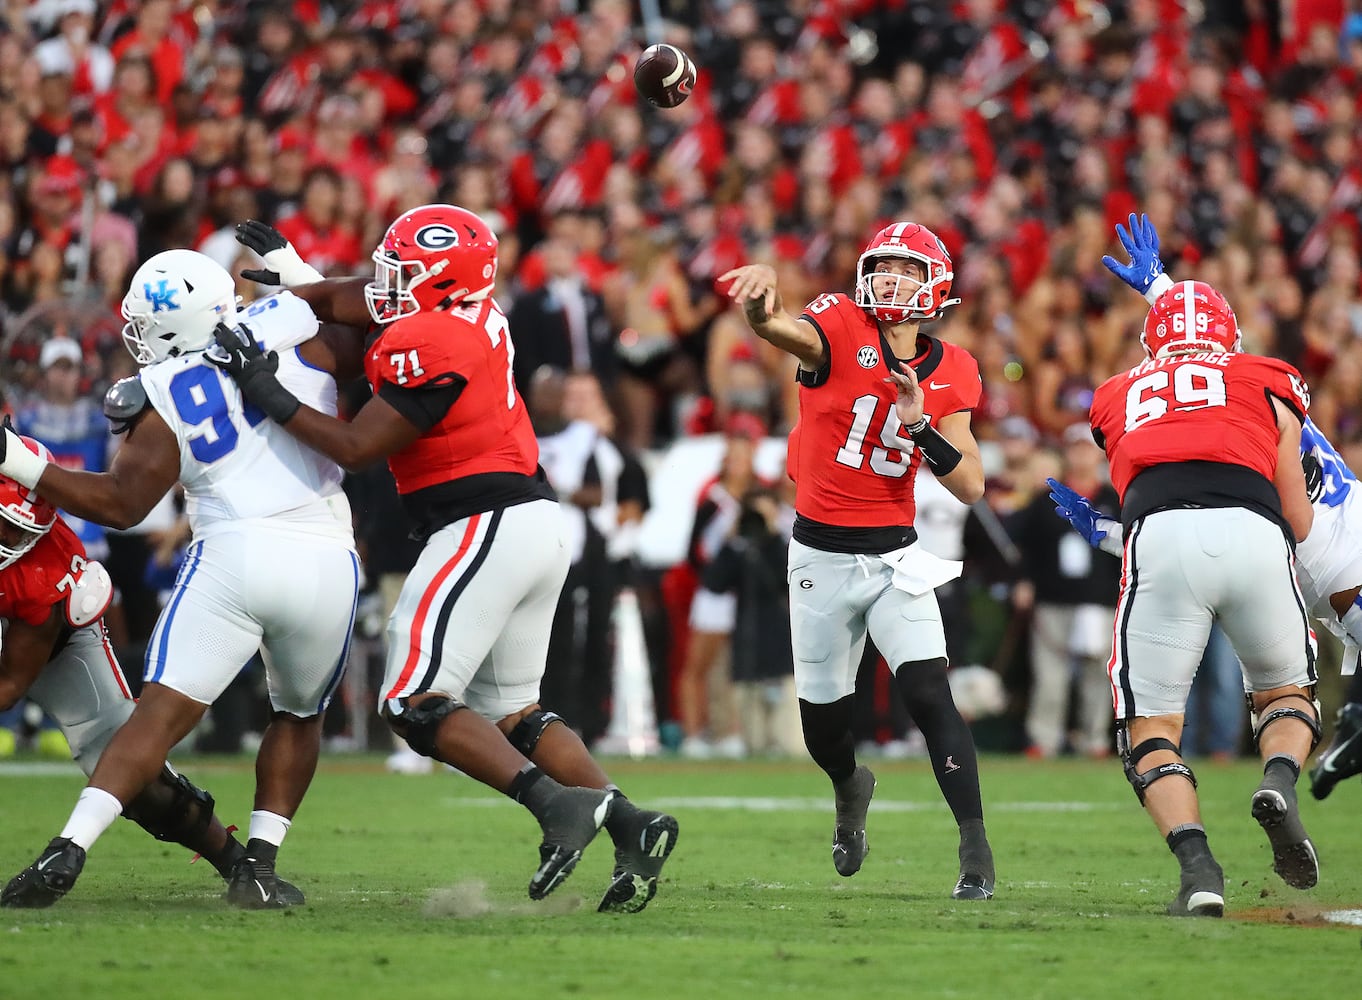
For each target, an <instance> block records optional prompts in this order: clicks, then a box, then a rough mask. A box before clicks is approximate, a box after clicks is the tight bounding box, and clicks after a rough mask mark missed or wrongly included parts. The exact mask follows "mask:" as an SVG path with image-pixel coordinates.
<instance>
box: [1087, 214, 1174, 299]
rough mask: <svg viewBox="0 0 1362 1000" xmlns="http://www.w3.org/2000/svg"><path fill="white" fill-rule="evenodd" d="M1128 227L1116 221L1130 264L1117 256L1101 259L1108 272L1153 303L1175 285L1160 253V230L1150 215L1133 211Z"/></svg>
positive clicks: (1119, 238)
mask: <svg viewBox="0 0 1362 1000" xmlns="http://www.w3.org/2000/svg"><path fill="white" fill-rule="evenodd" d="M1128 222H1129V225H1130V228H1129V229H1127V228H1126V227H1125V226H1122V225H1121V224H1120V223H1119V222H1118V223H1117V224H1116V238H1117V239H1118V240H1120V241H1121V246H1123V247H1125V249H1126V253H1127V254H1129V255H1130V263H1128V264H1123V263H1121V262H1120V261H1119V260H1117V259H1116V258H1115V257H1111V256H1107V257H1103V258H1102V263H1103V264H1105V265H1106V268H1107V270H1108V271H1110V272H1111V273H1112V274H1114V275H1116V277H1118V278H1120V279H1121V280H1122V281H1124V282H1125V283H1126V284H1127V285H1129V286H1130V287H1131V288H1133V289H1135V291H1137V292H1139V293H1140V294H1141V295H1143V296H1144V297H1145V301H1147V302H1148V303H1149V304H1150V305H1153V304H1154V303H1155V301H1157V299H1158V297H1159V296H1160V295H1162V294H1163V293H1164V292H1166V291H1168V289H1170V288H1172V287H1173V279H1172V278H1170V277H1168V275H1166V274H1164V272H1163V259H1162V258H1161V257H1160V256H1159V233H1158V230H1157V229H1155V228H1154V223H1152V222H1150V221H1149V216H1147V215H1138V216H1137V215H1136V214H1135V213H1134V212H1131V213H1130V219H1129V220H1128Z"/></svg>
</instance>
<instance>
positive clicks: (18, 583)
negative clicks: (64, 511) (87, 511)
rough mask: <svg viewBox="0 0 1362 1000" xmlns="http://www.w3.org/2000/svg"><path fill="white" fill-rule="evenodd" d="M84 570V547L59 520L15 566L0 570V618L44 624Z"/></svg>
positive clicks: (30, 623)
mask: <svg viewBox="0 0 1362 1000" xmlns="http://www.w3.org/2000/svg"><path fill="white" fill-rule="evenodd" d="M84 569H85V547H84V546H83V545H81V543H80V539H79V538H77V537H76V535H75V533H74V532H73V531H72V530H71V529H70V528H69V527H67V525H66V522H64V521H63V520H61V518H58V519H57V520H56V521H55V522H53V524H52V530H51V531H49V532H48V533H47V534H46V535H44V536H43V537H42V538H40V539H38V542H37V544H36V545H34V546H33V548H31V549H30V550H29V551H28V552H26V553H24V555H23V556H22V557H21V558H20V559H19V560H18V561H17V562H15V563H13V564H11V565H9V566H6V567H5V568H4V569H0V618H3V619H4V620H5V621H21V622H24V623H25V624H27V625H41V624H42V623H43V622H45V621H47V619H48V617H49V616H50V615H51V614H52V606H53V605H54V604H57V603H60V602H62V601H65V600H66V598H67V596H68V595H69V594H70V593H71V587H72V585H73V584H74V583H75V581H76V579H77V578H79V576H80V574H81V573H82V572H83V571H84Z"/></svg>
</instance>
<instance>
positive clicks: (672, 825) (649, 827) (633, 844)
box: [596, 810, 679, 913]
mask: <svg viewBox="0 0 1362 1000" xmlns="http://www.w3.org/2000/svg"><path fill="white" fill-rule="evenodd" d="M678 829H679V827H678V826H677V823H676V818H675V817H673V816H668V815H667V814H666V813H660V812H651V811H646V810H640V811H639V814H638V821H637V824H636V827H635V829H632V830H629V831H628V832H627V833H626V834H625V836H624V838H623V840H622V842H621V843H619V844H616V845H615V873H614V875H612V876H611V878H610V887H609V888H608V889H606V890H605V895H604V896H602V897H601V902H600V905H599V906H597V907H596V912H597V913H637V912H638V911H639V910H641V909H643V908H644V907H645V906H647V905H648V902H649V900H651V899H652V898H653V897H654V896H656V895H657V877H658V875H660V874H661V873H662V865H663V864H664V863H665V862H666V860H667V858H669V857H671V853H672V850H673V849H674V848H675V847H676V835H677V831H678Z"/></svg>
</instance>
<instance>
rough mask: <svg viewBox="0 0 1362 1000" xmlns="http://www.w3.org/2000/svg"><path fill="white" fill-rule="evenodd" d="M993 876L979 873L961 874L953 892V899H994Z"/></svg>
mask: <svg viewBox="0 0 1362 1000" xmlns="http://www.w3.org/2000/svg"><path fill="white" fill-rule="evenodd" d="M992 898H993V876H991V875H980V874H979V873H978V872H961V873H960V878H959V879H958V880H957V881H956V883H955V888H954V889H952V890H951V899H992Z"/></svg>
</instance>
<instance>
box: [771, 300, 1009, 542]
mask: <svg viewBox="0 0 1362 1000" xmlns="http://www.w3.org/2000/svg"><path fill="white" fill-rule="evenodd" d="M800 319H802V320H805V321H806V322H808V323H811V324H813V326H814V327H815V328H817V330H818V331H819V332H820V333H821V334H822V335H823V339H824V340H826V341H827V345H828V359H829V366H828V368H827V377H826V379H824V380H823V381H822V382H821V383H820V384H818V385H817V387H810V385H809V384H808V381H805V380H801V384H800V387H799V422H798V423H797V424H796V425H795V428H794V431H793V432H792V433H791V434H790V444H789V456H788V460H787V468H788V469H789V472H790V477H791V478H792V479H793V480H794V481H795V486H796V492H795V509H796V510H797V511H798V512H799V514H800V515H801V516H803V517H805V518H809V519H811V520H813V521H817V522H819V523H820V524H828V525H835V526H837V527H847V528H869V527H889V526H893V525H905V526H906V525H911V524H912V523H913V517H914V515H915V513H916V510H915V504H914V500H913V483H914V480H915V479H916V476H917V469H918V466H920V465H921V464H922V455H921V454H920V453H919V452H918V450H917V449H916V448H915V447H914V446H913V442H912V439H910V438H909V437H908V435H907V434H906V433H905V432H904V431H903V429H902V425H901V424H900V423H899V418H898V414H897V412H896V411H895V408H894V400H895V398H896V397H897V390H896V389H895V387H894V383H893V382H891V381H888V376H889V371H890V366H891V365H893V366H894V370H898V369H897V365H898V362H899V360H910V359H906V358H905V359H897V358H894V357H893V355H892V353H891V351H890V349H889V345H888V343H887V342H886V341H885V340H884V338H883V337H882V336H881V335H880V329H879V325H878V324H877V323H876V322H875V321H874V320H873V319H871V318H870V317H869V316H868V315H867V314H866V312H865V310H864V309H862V308H860V307H859V306H857V305H856V304H855V303H854V302H852V300H851V299H850V298H848V297H847V296H846V295H842V294H838V293H830V294H827V295H823V296H820V297H819V298H817V299H815V300H814V301H812V302H810V303H809V305H808V306H807V308H806V309H805V310H804V313H803V315H801V316H800ZM918 343H919V349H920V353H919V355H918V357H916V358H913V359H911V360H910V363H911V364H912V366H913V368H914V369H915V371H916V372H917V377H918V383H919V384H920V385H921V386H922V391H923V393H924V395H925V406H924V410H925V412H926V414H927V416H928V418H929V419H930V420H931V422H932V423H933V425H936V424H938V423H939V421H940V420H941V418H942V417H945V416H948V415H949V414H952V413H957V412H959V411H961V410H972V409H974V407H975V406H977V405H978V402H979V397H980V395H981V394H982V391H983V386H982V383H981V382H980V379H979V365H978V363H977V362H975V360H974V358H973V357H971V356H970V354H969V352H968V351H965V350H962V349H961V348H959V347H956V346H955V345H954V344H947V343H944V342H942V341H939V340H936V339H934V338H932V337H927V336H922V337H919V341H918ZM924 343H925V344H926V350H925V351H922V350H921V346H922V345H923V344H924ZM818 374H819V376H820V377H821V374H822V373H818Z"/></svg>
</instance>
